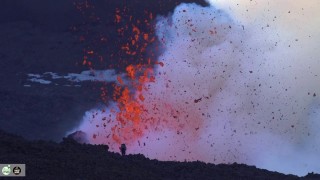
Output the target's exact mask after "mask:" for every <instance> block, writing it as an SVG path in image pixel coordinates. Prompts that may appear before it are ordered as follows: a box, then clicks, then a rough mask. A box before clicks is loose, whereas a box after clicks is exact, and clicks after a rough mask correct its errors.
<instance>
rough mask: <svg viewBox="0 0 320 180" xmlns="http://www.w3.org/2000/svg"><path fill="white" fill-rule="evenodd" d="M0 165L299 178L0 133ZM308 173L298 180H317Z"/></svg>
mask: <svg viewBox="0 0 320 180" xmlns="http://www.w3.org/2000/svg"><path fill="white" fill-rule="evenodd" d="M0 162H2V163H20V164H22V163H25V164H26V168H27V171H26V174H27V176H26V179H79V180H80V179H81V180H84V179H203V180H204V179H281V180H286V179H288V180H289V179H299V177H297V176H293V175H284V174H281V173H277V172H271V171H267V170H263V169H258V168H256V167H254V166H248V165H244V164H236V163H234V164H228V165H227V164H219V165H214V164H206V163H203V162H163V161H158V160H150V159H148V158H146V157H144V156H143V155H127V156H121V155H120V154H118V153H112V152H108V146H106V145H88V144H78V143H77V142H75V141H74V140H72V139H64V140H63V141H62V142H61V143H56V142H49V141H27V140H25V139H23V138H22V137H19V136H15V135H10V134H8V133H5V132H3V131H1V132H0ZM319 178H320V175H317V174H311V173H310V174H308V175H307V176H305V177H303V178H301V179H319Z"/></svg>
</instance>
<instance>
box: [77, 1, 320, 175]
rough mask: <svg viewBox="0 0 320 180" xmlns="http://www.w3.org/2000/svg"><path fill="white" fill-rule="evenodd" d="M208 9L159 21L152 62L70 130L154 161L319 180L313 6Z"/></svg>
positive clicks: (184, 10)
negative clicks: (249, 168) (233, 166)
mask: <svg viewBox="0 0 320 180" xmlns="http://www.w3.org/2000/svg"><path fill="white" fill-rule="evenodd" d="M297 2H298V1H297ZM210 3H211V6H209V7H201V6H198V5H196V4H180V5H179V6H177V7H176V9H175V10H174V12H173V13H172V14H170V15H168V16H166V17H158V18H157V25H156V33H157V37H158V40H159V41H160V42H161V43H162V45H163V48H164V50H163V53H162V54H161V55H160V56H159V57H158V62H159V63H157V64H156V65H155V67H154V69H150V68H148V67H144V66H140V67H139V66H128V68H127V74H128V75H127V76H128V77H127V80H126V82H127V83H122V86H119V88H118V89H120V90H119V91H118V92H119V93H118V95H117V97H118V98H115V102H111V103H110V106H108V107H106V108H97V109H93V110H90V111H88V112H86V113H85V116H84V118H83V122H82V124H81V125H80V126H79V127H78V128H76V129H77V130H82V131H84V132H86V133H87V134H88V135H89V137H90V142H91V143H106V144H109V145H110V146H111V149H113V150H117V148H118V144H119V143H120V141H121V142H126V143H128V152H129V153H143V154H145V155H147V156H148V157H150V158H157V159H160V160H179V161H183V160H201V161H205V162H211V163H232V162H238V163H245V164H251V165H256V166H258V167H260V168H266V169H269V170H275V171H279V172H283V173H291V174H297V175H305V174H306V173H307V172H311V171H313V172H318V173H319V172H320V164H319V163H318V161H316V160H317V159H318V155H319V153H320V149H319V148H320V140H319V139H318V138H317V136H319V135H320V134H319V132H318V129H319V128H320V121H319V117H320V101H319V98H318V94H320V83H319V82H320V72H319V69H320V60H319V58H318V57H319V52H320V51H319V46H318V44H319V42H320V35H319V33H318V32H317V31H318V28H319V25H320V18H319V17H320V16H319V15H320V14H319V12H320V11H319V9H320V4H319V3H320V2H318V1H316V0H315V1H308V2H303V3H302V2H299V3H292V2H291V1H290V2H289V1H288V0H284V1H281V3H280V2H278V1H276V2H270V1H263V2H260V1H259V2H257V1H248V2H247V1H243V0H238V1H232V2H228V3H226V2H225V1H214V0H212V1H210ZM251 11H252V12H251ZM132 77H135V78H132ZM139 79H140V81H139ZM119 82H121V80H120V79H119ZM120 84H121V83H120ZM119 97H120V98H119ZM97 127H103V128H97ZM112 137H113V138H112Z"/></svg>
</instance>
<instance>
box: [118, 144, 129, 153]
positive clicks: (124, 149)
mask: <svg viewBox="0 0 320 180" xmlns="http://www.w3.org/2000/svg"><path fill="white" fill-rule="evenodd" d="M119 149H120V151H121V154H122V156H124V155H126V150H127V147H126V145H125V144H121V146H120V147H119Z"/></svg>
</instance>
